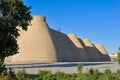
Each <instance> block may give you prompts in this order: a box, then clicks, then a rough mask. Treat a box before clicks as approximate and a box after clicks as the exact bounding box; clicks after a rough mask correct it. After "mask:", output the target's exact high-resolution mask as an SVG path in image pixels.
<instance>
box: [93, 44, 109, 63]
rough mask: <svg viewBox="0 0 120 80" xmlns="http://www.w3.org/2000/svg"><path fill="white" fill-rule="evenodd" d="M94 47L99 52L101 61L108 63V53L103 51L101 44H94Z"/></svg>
mask: <svg viewBox="0 0 120 80" xmlns="http://www.w3.org/2000/svg"><path fill="white" fill-rule="evenodd" d="M95 47H96V48H97V49H98V50H99V51H100V52H101V55H102V57H101V58H102V59H101V60H102V61H109V60H110V56H109V55H108V52H107V51H106V50H105V48H104V47H103V45H102V44H95Z"/></svg>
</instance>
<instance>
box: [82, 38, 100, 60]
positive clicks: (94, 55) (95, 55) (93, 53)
mask: <svg viewBox="0 0 120 80" xmlns="http://www.w3.org/2000/svg"><path fill="white" fill-rule="evenodd" d="M82 41H83V43H84V45H85V50H86V52H87V55H88V56H89V61H100V60H101V54H100V53H99V51H98V50H97V49H96V48H95V47H94V45H93V44H92V43H91V42H90V40H89V39H82Z"/></svg>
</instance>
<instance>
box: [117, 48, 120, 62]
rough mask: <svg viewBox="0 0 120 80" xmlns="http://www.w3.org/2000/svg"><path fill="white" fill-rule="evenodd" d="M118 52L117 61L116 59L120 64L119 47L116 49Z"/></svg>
mask: <svg viewBox="0 0 120 80" xmlns="http://www.w3.org/2000/svg"><path fill="white" fill-rule="evenodd" d="M118 50H119V51H118V53H117V61H118V64H120V47H119V49H118Z"/></svg>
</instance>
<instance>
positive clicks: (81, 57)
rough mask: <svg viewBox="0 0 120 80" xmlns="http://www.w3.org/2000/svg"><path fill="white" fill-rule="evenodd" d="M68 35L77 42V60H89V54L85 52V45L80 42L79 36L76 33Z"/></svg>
mask: <svg viewBox="0 0 120 80" xmlns="http://www.w3.org/2000/svg"><path fill="white" fill-rule="evenodd" d="M67 36H68V37H69V38H70V40H71V41H72V42H73V43H74V44H75V46H76V50H75V53H76V55H75V56H76V59H77V61H88V60H87V58H88V57H87V54H86V52H85V49H84V47H83V45H82V44H81V43H80V41H79V39H78V38H77V36H76V34H67Z"/></svg>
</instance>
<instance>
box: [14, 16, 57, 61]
mask: <svg viewBox="0 0 120 80" xmlns="http://www.w3.org/2000/svg"><path fill="white" fill-rule="evenodd" d="M31 23H32V26H29V29H28V30H27V31H22V32H23V33H22V32H21V35H20V37H19V39H18V44H19V47H20V49H19V54H16V55H14V56H12V62H56V61H57V53H56V49H55V46H54V44H53V41H52V38H51V37H50V32H49V28H48V26H47V24H46V22H45V17H43V16H34V17H33V20H32V22H31Z"/></svg>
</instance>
